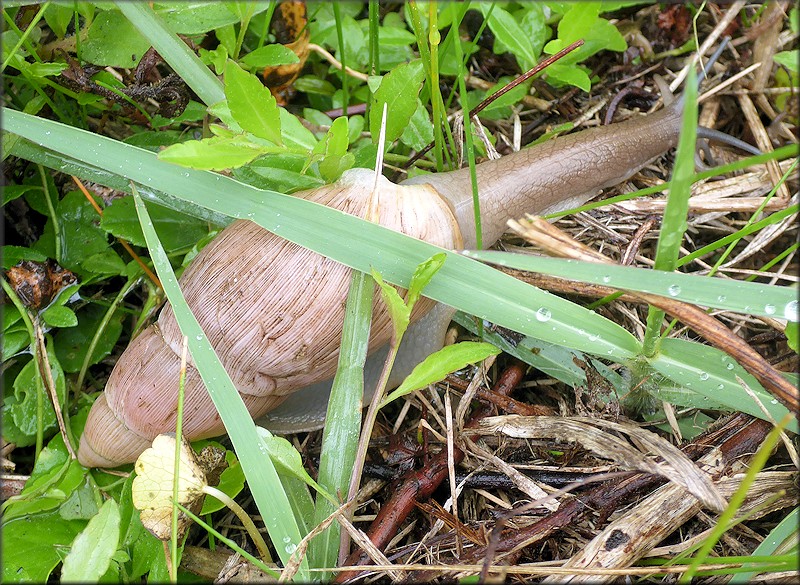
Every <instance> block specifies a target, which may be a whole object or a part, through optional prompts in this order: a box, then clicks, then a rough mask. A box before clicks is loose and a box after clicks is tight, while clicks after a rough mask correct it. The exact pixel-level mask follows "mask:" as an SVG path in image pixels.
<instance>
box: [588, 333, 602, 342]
mask: <svg viewBox="0 0 800 585" xmlns="http://www.w3.org/2000/svg"><path fill="white" fill-rule="evenodd" d="M598 339H600V336H599V335H597V334H596V333H592V334H591V335H589V341H591V342H595V341H597V340H598Z"/></svg>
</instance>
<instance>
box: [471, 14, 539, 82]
mask: <svg viewBox="0 0 800 585" xmlns="http://www.w3.org/2000/svg"><path fill="white" fill-rule="evenodd" d="M479 6H480V10H481V12H482V13H483V16H484V18H485V17H486V16H487V15H489V23H488V24H489V28H490V29H492V32H493V33H494V36H495V48H494V52H495V53H504V52H511V53H513V54H514V56H515V57H516V58H517V59H518V60H519V65H520V68H521V69H522V70H523V71H527V70H528V69H530V68H531V67H533V66H534V65H536V53H535V52H534V49H533V44H532V43H531V40H530V38H529V37H528V35H527V34H525V32H524V31H523V30H522V28H520V26H519V24H518V23H517V21H516V20H515V19H514V17H513V16H511V15H510V14H509V13H508V12H506V11H505V10H504V9H502V8H500V7H499V6H497V5H495V6H494V7H491V5H490V4H489V3H481V4H480V5H479ZM490 8H491V14H489V10H490Z"/></svg>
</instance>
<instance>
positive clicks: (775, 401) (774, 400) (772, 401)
mask: <svg viewBox="0 0 800 585" xmlns="http://www.w3.org/2000/svg"><path fill="white" fill-rule="evenodd" d="M769 403H770V404H778V400H777V399H775V398H773V399H772V400H770V401H769Z"/></svg>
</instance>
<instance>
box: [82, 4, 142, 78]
mask: <svg viewBox="0 0 800 585" xmlns="http://www.w3.org/2000/svg"><path fill="white" fill-rule="evenodd" d="M86 34H87V38H86V40H85V41H84V42H83V43H82V44H81V58H82V59H84V60H85V61H87V62H89V63H94V64H95V65H101V66H111V67H124V68H131V67H136V65H137V64H138V63H139V59H141V58H142V55H144V53H145V52H146V51H147V49H149V48H150V41H148V40H147V39H146V38H144V37H143V36H142V35H141V33H139V31H138V30H136V27H134V26H133V24H131V22H130V21H129V20H128V19H127V18H125V17H124V16H123V15H122V14H121V13H120V12H118V11H116V10H104V11H102V12H100V13H98V14H97V16H96V17H95V18H94V20H93V21H92V23H91V24H90V25H89V30H88V31H87V33H86Z"/></svg>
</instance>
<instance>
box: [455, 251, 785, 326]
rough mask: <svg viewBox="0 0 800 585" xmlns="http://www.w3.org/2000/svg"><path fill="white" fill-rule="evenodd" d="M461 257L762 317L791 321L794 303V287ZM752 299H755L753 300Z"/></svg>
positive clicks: (539, 260)
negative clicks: (756, 301) (756, 300)
mask: <svg viewBox="0 0 800 585" xmlns="http://www.w3.org/2000/svg"><path fill="white" fill-rule="evenodd" d="M464 255H465V256H468V257H470V258H475V259H476V260H482V261H484V262H489V263H491V264H494V265H497V266H504V267H508V268H516V269H518V270H528V271H531V272H541V273H544V274H549V275H552V276H560V277H562V278H567V279H569V280H575V281H578V282H588V283H592V284H599V285H602V286H609V287H612V288H618V289H622V290H632V291H638V292H643V293H652V294H655V295H659V296H663V297H667V298H672V299H675V300H678V301H683V302H686V303H692V304H694V305H701V306H703V307H711V308H714V309H724V310H727V311H734V312H737V313H745V314H748V315H761V316H763V317H777V318H781V319H788V320H793V319H796V316H794V315H793V314H792V307H796V304H795V305H793V304H792V303H796V301H797V289H796V288H794V287H788V286H776V285H768V284H757V283H753V282H745V281H741V280H727V279H722V278H713V277H710V276H695V275H693V274H683V273H680V272H671V273H667V272H662V271H658V270H650V269H647V268H636V267H633V266H617V265H606V264H596V263H592V262H580V261H577V260H569V259H564V258H549V257H544V256H532V255H528V254H513V253H511V252H498V251H494V250H479V251H471V250H470V251H465V252H464ZM754 299H758V303H757V304H756V303H755V302H754V301H753V300H754ZM795 312H796V309H795Z"/></svg>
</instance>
